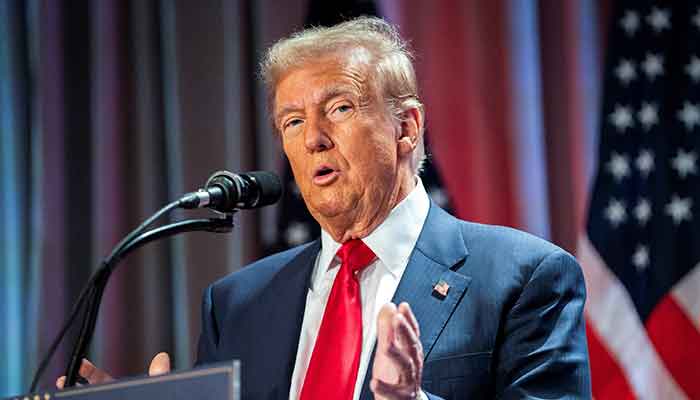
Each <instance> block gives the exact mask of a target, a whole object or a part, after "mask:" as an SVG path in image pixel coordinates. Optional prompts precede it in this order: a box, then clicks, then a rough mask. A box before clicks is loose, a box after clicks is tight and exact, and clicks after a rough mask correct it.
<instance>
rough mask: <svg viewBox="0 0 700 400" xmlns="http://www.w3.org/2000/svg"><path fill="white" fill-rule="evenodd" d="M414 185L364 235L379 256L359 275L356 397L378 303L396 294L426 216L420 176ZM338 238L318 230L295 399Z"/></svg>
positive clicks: (336, 266) (318, 323)
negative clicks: (318, 246)
mask: <svg viewBox="0 0 700 400" xmlns="http://www.w3.org/2000/svg"><path fill="white" fill-rule="evenodd" d="M416 181H417V184H416V187H415V188H414V189H413V190H412V191H411V193H409V194H408V196H406V198H405V199H403V200H402V201H401V202H400V203H399V204H398V205H397V206H396V207H394V209H393V210H391V213H390V214H389V216H388V217H387V219H386V220H384V222H382V223H381V225H379V226H378V227H377V228H376V229H375V230H374V231H373V232H372V233H370V234H369V235H368V236H367V237H365V238H364V239H362V241H363V242H364V243H365V244H366V245H367V247H369V248H370V249H371V250H372V251H373V252H374V254H376V255H377V259H376V260H375V261H373V262H372V263H371V264H370V265H369V266H367V267H366V268H365V269H363V270H362V271H361V272H360V275H359V277H358V278H359V281H360V298H361V302H362V353H361V354H360V366H359V369H358V371H357V381H356V382H355V392H354V395H353V399H355V400H358V399H359V398H360V392H361V391H362V384H363V382H364V380H365V375H366V374H367V373H371V371H368V368H369V361H370V360H369V359H370V356H371V355H372V349H373V348H374V343H375V341H376V339H377V323H376V321H377V315H378V314H379V309H380V308H381V307H382V306H383V305H384V304H386V303H388V302H390V301H391V299H392V297H394V292H396V288H397V287H398V285H399V281H400V280H401V277H402V276H403V273H404V271H405V270H406V265H407V264H408V259H409V257H410V256H411V253H412V252H413V248H414V247H415V245H416V241H418V236H419V235H420V232H421V230H422V229H423V224H424V223H425V219H426V217H427V216H428V209H429V208H430V201H429V200H428V194H427V193H426V191H425V188H424V187H423V184H422V182H421V180H420V179H418V178H417V179H416ZM340 246H341V244H340V243H337V242H336V241H334V240H333V238H332V237H331V236H330V235H329V234H328V233H327V232H325V231H322V232H321V251H320V252H319V254H318V257H317V258H316V265H315V266H314V270H313V272H312V275H311V282H310V283H311V285H310V288H309V292H308V294H307V295H306V308H305V311H304V322H303V323H302V326H301V334H300V336H299V346H298V347H297V356H296V362H295V364H294V372H293V374H292V384H291V387H290V390H289V398H290V399H291V400H296V399H298V398H299V396H300V395H301V388H302V386H303V385H304V378H305V376H306V371H307V369H308V367H309V362H310V361H311V353H312V352H313V348H314V344H315V343H316V337H317V336H318V330H319V328H320V327H321V320H322V319H323V312H324V310H325V309H326V303H327V302H328V296H329V295H330V291H331V288H332V286H333V281H334V279H335V276H336V274H337V273H338V270H339V269H340V268H339V267H340V261H339V259H338V258H337V257H336V256H335V253H336V252H337V251H338V249H339V248H340Z"/></svg>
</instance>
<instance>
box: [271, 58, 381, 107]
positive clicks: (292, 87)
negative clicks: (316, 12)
mask: <svg viewBox="0 0 700 400" xmlns="http://www.w3.org/2000/svg"><path fill="white" fill-rule="evenodd" d="M369 65H370V62H369V54H368V52H367V51H366V50H364V49H354V50H352V51H350V52H343V53H338V54H332V55H328V56H324V57H322V58H319V59H313V60H311V61H307V62H305V63H303V64H301V65H298V66H295V67H292V68H290V69H289V70H288V71H287V72H285V73H284V74H282V76H281V77H280V79H279V80H278V81H277V84H276V86H275V88H274V103H273V106H274V111H275V114H278V112H279V111H281V110H282V109H283V108H288V107H290V106H294V105H298V106H301V105H303V104H305V103H308V102H314V103H316V102H320V101H323V99H324V98H328V97H329V96H333V95H335V94H341V93H345V92H354V93H356V94H358V95H363V94H365V92H366V91H367V88H368V84H369V80H370V79H369V78H370V76H369V74H368V72H369Z"/></svg>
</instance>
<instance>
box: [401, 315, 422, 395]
mask: <svg viewBox="0 0 700 400" xmlns="http://www.w3.org/2000/svg"><path fill="white" fill-rule="evenodd" d="M394 331H395V335H396V338H397V339H398V341H400V347H401V351H402V353H403V354H405V355H406V356H407V357H408V358H409V360H410V361H411V368H412V369H411V380H412V381H413V382H420V379H421V375H422V370H423V346H422V345H421V343H420V340H419V338H418V337H417V336H416V333H415V331H414V330H413V328H412V327H411V326H410V324H409V322H408V321H407V320H406V318H405V317H404V316H403V314H397V315H396V316H395V317H394Z"/></svg>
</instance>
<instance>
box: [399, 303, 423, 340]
mask: <svg viewBox="0 0 700 400" xmlns="http://www.w3.org/2000/svg"><path fill="white" fill-rule="evenodd" d="M399 312H400V313H401V314H402V315H403V316H404V317H406V320H408V323H409V324H410V325H411V328H413V331H414V332H416V336H418V337H420V325H418V320H417V319H416V316H415V315H414V314H413V310H411V305H410V304H408V303H406V302H405V301H404V302H402V303H401V304H399Z"/></svg>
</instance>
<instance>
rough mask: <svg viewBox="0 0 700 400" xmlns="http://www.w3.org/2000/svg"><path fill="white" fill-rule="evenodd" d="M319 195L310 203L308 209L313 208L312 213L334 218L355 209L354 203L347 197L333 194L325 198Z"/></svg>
mask: <svg viewBox="0 0 700 400" xmlns="http://www.w3.org/2000/svg"><path fill="white" fill-rule="evenodd" d="M319 197H321V198H319ZM319 197H317V198H316V200H318V201H314V202H312V204H310V206H311V207H309V208H310V210H311V209H313V210H314V211H315V212H312V214H319V215H321V216H323V217H324V218H334V217H337V216H339V215H342V214H345V213H347V212H348V211H352V210H354V209H355V207H354V205H353V204H354V203H353V202H352V201H350V199H348V198H343V197H341V196H333V197H332V198H329V199H325V198H322V197H323V196H319Z"/></svg>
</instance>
